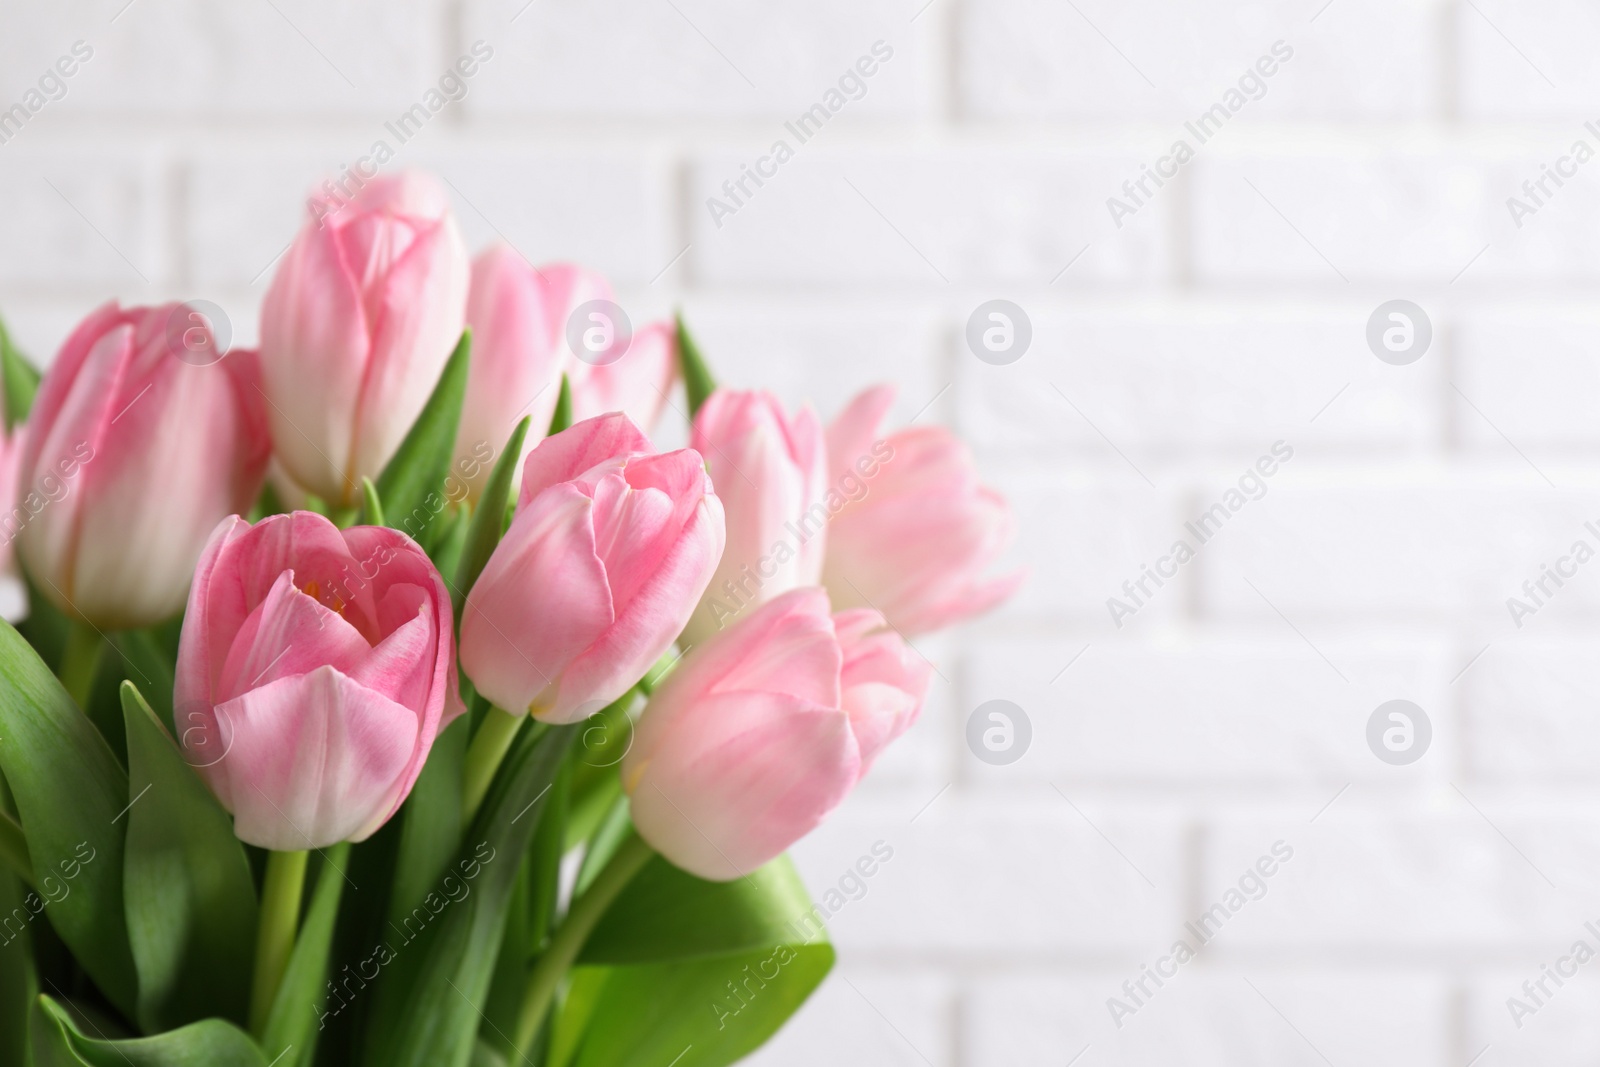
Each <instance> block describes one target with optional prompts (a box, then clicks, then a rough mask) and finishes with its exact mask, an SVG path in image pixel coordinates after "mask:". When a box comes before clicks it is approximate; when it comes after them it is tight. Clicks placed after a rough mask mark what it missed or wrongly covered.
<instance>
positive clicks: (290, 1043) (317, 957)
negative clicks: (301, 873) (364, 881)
mask: <svg viewBox="0 0 1600 1067" xmlns="http://www.w3.org/2000/svg"><path fill="white" fill-rule="evenodd" d="M317 855H319V856H321V857H322V870H321V871H320V872H319V873H318V875H317V888H316V889H315V891H313V893H312V894H311V907H310V908H309V909H308V910H307V911H306V917H305V921H304V922H303V923H301V925H300V933H299V935H298V936H297V937H296V938H295V943H294V951H293V952H292V953H290V955H289V969H288V970H286V971H285V972H284V973H283V984H282V985H280V986H279V987H278V996H277V999H276V1000H274V1001H273V1002H272V1011H271V1012H270V1013H269V1014H268V1015H267V1025H266V1028H265V1029H264V1030H263V1031H262V1034H261V1047H262V1048H264V1049H266V1050H267V1052H268V1053H269V1054H270V1055H273V1056H282V1057H283V1058H282V1059H281V1060H278V1061H275V1062H276V1063H277V1065H278V1067H296V1065H308V1064H310V1063H311V1062H312V1060H313V1058H314V1056H315V1054H316V1047H317V1033H318V1031H319V1030H321V1028H322V1027H321V1023H322V1016H323V1012H324V1011H333V1010H335V1008H334V1006H333V1005H330V1004H328V1003H327V999H328V996H327V990H326V986H327V984H328V959H329V957H330V956H331V954H332V951H333V927H334V920H335V919H337V918H338V917H339V898H340V897H341V896H342V895H343V893H344V887H345V872H344V869H345V867H346V866H347V865H348V864H349V862H350V844H349V842H344V843H341V844H338V845H334V846H333V847H332V848H329V849H320V850H318V851H317ZM254 932H255V931H254V928H252V929H251V933H252V934H253V933H254Z"/></svg>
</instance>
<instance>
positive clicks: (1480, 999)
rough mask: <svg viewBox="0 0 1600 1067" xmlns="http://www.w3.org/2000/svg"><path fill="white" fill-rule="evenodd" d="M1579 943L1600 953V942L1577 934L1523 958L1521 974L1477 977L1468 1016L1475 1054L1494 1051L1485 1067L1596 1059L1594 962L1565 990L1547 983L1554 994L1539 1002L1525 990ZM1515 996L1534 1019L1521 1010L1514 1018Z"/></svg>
mask: <svg viewBox="0 0 1600 1067" xmlns="http://www.w3.org/2000/svg"><path fill="white" fill-rule="evenodd" d="M1578 939H1583V940H1585V941H1587V942H1588V945H1589V947H1590V949H1591V950H1597V949H1600V939H1597V938H1596V937H1595V936H1594V935H1593V934H1588V933H1586V932H1585V931H1583V930H1581V929H1574V930H1573V932H1572V936H1571V937H1570V938H1568V939H1566V940H1565V941H1560V942H1553V943H1551V944H1549V945H1547V946H1543V947H1544V948H1545V951H1544V952H1542V953H1540V954H1538V955H1535V954H1534V953H1531V952H1528V953H1523V954H1522V967H1521V969H1520V970H1511V969H1501V970H1496V971H1494V972H1491V973H1486V974H1481V975H1475V976H1473V981H1472V982H1471V984H1470V985H1469V987H1468V997H1467V1002H1466V1011H1465V1013H1464V1015H1465V1024H1466V1031H1467V1033H1466V1045H1467V1048H1468V1049H1469V1051H1470V1052H1473V1053H1475V1052H1477V1051H1478V1050H1480V1049H1482V1048H1484V1047H1485V1046H1489V1047H1490V1048H1491V1049H1492V1050H1493V1051H1491V1052H1490V1053H1489V1055H1488V1056H1485V1057H1484V1062H1486V1063H1487V1062H1492V1061H1493V1060H1498V1062H1500V1063H1515V1064H1518V1065H1519V1067H1520V1065H1522V1064H1526V1065H1527V1067H1580V1065H1582V1064H1586V1063H1588V1062H1590V1061H1591V1060H1592V1059H1593V1058H1594V1050H1595V1048H1596V1046H1600V978H1597V977H1596V976H1595V975H1594V974H1591V973H1589V971H1590V970H1591V969H1592V967H1593V965H1594V961H1593V960H1591V961H1589V963H1587V964H1585V965H1584V966H1583V967H1582V968H1581V969H1580V970H1579V972H1578V975H1577V977H1575V978H1568V979H1565V980H1564V984H1563V985H1561V986H1557V985H1556V984H1555V983H1554V982H1553V981H1550V980H1548V979H1546V980H1545V986H1544V989H1545V993H1548V994H1550V995H1548V996H1546V995H1545V994H1544V993H1538V992H1536V993H1535V996H1536V997H1537V998H1538V1000H1537V1001H1536V1000H1533V999H1532V998H1530V997H1529V996H1528V994H1527V993H1525V992H1524V991H1523V988H1522V985H1523V983H1524V982H1535V981H1538V980H1539V979H1541V978H1543V977H1544V972H1543V969H1542V968H1543V965H1544V964H1551V965H1554V964H1555V963H1556V961H1557V960H1558V959H1559V958H1560V957H1561V956H1564V955H1567V954H1568V953H1569V952H1570V950H1571V948H1572V944H1573V942H1574V941H1576V940H1578ZM1563 966H1566V967H1568V968H1569V969H1570V967H1571V965H1570V964H1564V965H1563ZM1513 997H1515V998H1516V999H1517V1000H1519V1001H1521V1002H1522V1004H1524V1005H1528V1006H1532V1007H1533V1008H1534V1012H1533V1014H1532V1015H1528V1014H1524V1013H1523V1012H1521V1011H1518V1012H1517V1013H1516V1014H1515V1016H1513V1013H1512V1009H1511V1008H1510V1007H1509V1005H1508V1003H1507V1002H1508V1001H1509V1000H1510V999H1511V998H1513ZM1541 1002H1542V1003H1541ZM1519 1023H1520V1024H1521V1025H1518V1024H1519Z"/></svg>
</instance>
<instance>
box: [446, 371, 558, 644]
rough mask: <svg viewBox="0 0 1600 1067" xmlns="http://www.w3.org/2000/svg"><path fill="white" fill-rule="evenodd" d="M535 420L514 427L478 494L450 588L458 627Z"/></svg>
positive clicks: (495, 537) (497, 533) (497, 532)
mask: <svg viewBox="0 0 1600 1067" xmlns="http://www.w3.org/2000/svg"><path fill="white" fill-rule="evenodd" d="M564 380H565V379H563V381H564ZM532 421H533V417H532V416H526V417H524V418H523V420H522V421H521V422H519V423H517V428H516V429H514V430H512V431H511V438H510V440H508V441H506V446H505V448H503V449H501V450H500V458H499V459H497V460H495V461H494V469H493V470H492V471H490V472H489V481H488V482H487V483H486V484H485V485H484V487H483V495H482V496H480V497H479V498H478V506H477V508H476V509H475V510H474V511H473V513H472V526H471V527H470V528H469V530H468V531H467V544H466V547H465V548H464V549H463V550H462V552H461V562H460V563H459V564H458V565H457V566H456V584H455V588H454V589H452V590H451V591H450V592H451V599H452V600H453V601H454V602H455V608H456V625H457V626H458V627H459V626H460V620H461V605H462V604H463V603H465V602H466V599H467V594H468V593H470V592H472V583H474V582H476V581H477V580H478V575H480V574H482V573H483V568H484V565H485V564H487V563H488V562H489V557H490V556H491V555H493V554H494V550H495V546H496V545H498V544H499V543H500V538H501V536H502V535H503V534H504V532H505V527H504V525H503V524H502V519H503V517H504V515H505V511H506V504H507V502H508V501H510V500H511V482H512V480H513V479H515V478H516V475H517V463H518V461H519V460H521V459H522V442H523V440H524V439H525V438H526V437H527V436H528V424H529V423H531V422H532Z"/></svg>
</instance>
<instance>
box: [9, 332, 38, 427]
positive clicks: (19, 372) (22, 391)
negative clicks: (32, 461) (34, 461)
mask: <svg viewBox="0 0 1600 1067" xmlns="http://www.w3.org/2000/svg"><path fill="white" fill-rule="evenodd" d="M0 386H3V387H4V389H5V418H6V429H7V430H8V431H9V430H13V429H15V428H16V426H17V424H18V423H19V422H24V421H26V420H27V418H28V412H29V411H30V410H31V409H32V408H33V396H34V394H35V393H37V392H38V391H39V371H38V370H37V369H36V368H35V367H34V365H33V364H32V363H29V362H28V360H27V357H25V356H24V355H23V354H22V353H21V352H20V351H18V350H17V346H16V345H14V344H12V343H11V335H10V334H9V333H7V332H6V324H5V323H4V322H0Z"/></svg>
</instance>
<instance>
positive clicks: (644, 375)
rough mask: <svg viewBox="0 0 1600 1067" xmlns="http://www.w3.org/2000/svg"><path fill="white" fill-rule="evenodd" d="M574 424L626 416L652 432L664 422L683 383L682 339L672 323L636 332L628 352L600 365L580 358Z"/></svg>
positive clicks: (573, 370) (574, 374)
mask: <svg viewBox="0 0 1600 1067" xmlns="http://www.w3.org/2000/svg"><path fill="white" fill-rule="evenodd" d="M567 373H568V374H569V375H570V376H571V379H572V419H573V421H574V422H577V421H580V420H582V419H589V418H593V417H595V416H596V415H603V414H605V413H606V412H608V411H620V412H622V413H623V414H625V415H627V416H628V418H630V419H632V420H633V422H634V424H635V425H637V426H641V427H643V428H644V430H645V432H646V433H649V432H650V431H651V430H652V429H654V428H655V425H656V423H657V422H659V421H660V419H661V412H662V410H663V409H664V408H665V407H666V406H667V397H668V396H669V395H670V394H671V392H672V387H673V385H674V384H675V383H676V382H677V380H678V337H677V330H676V329H675V328H674V326H673V325H672V323H670V322H652V323H650V324H648V325H646V326H644V327H643V328H641V329H639V330H638V331H636V332H635V333H634V335H633V338H632V339H631V340H630V341H629V342H628V346H627V348H626V349H625V350H624V351H623V352H622V353H621V354H620V355H617V356H614V357H607V358H603V359H599V360H595V361H594V362H592V363H591V362H588V361H585V360H581V359H575V360H574V361H573V363H572V365H571V366H570V367H569V368H568V370H567Z"/></svg>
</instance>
